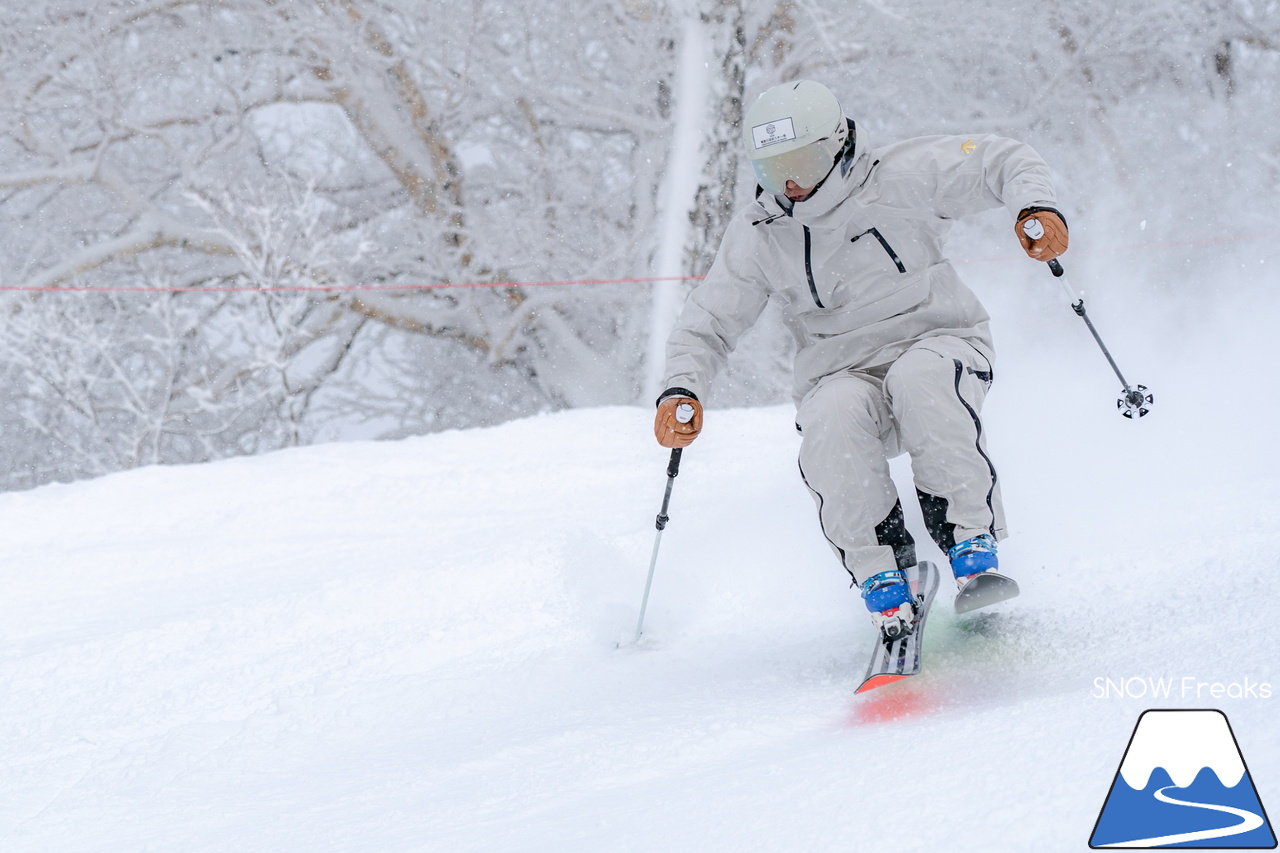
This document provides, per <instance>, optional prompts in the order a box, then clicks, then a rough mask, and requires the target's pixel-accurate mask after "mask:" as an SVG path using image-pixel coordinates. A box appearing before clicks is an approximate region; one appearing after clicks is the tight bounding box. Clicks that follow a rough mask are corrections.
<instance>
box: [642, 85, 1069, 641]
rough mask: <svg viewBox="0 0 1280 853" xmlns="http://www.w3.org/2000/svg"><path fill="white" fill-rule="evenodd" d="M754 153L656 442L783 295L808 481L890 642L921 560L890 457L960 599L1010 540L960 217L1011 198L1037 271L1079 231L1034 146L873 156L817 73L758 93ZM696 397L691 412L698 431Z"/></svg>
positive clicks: (927, 141)
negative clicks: (956, 229)
mask: <svg viewBox="0 0 1280 853" xmlns="http://www.w3.org/2000/svg"><path fill="white" fill-rule="evenodd" d="M743 141H744V143H745V145H746V150H747V156H748V158H749V159H750V161H751V165H752V166H753V167H754V170H755V176H756V179H757V182H758V186H757V188H756V197H755V201H754V202H752V203H751V204H750V205H748V206H747V208H746V209H744V210H742V211H740V212H739V213H738V214H737V215H736V216H735V217H734V219H733V220H732V221H731V222H730V224H729V227H728V229H727V230H726V232H725V235H724V239H723V241H722V243H721V245H720V250H719V252H718V254H717V257H716V260H715V263H714V264H713V265H712V267H711V269H710V271H709V272H708V273H707V275H706V277H705V279H704V280H703V281H702V282H701V283H700V284H699V285H698V286H697V287H696V288H694V290H693V291H692V292H691V293H690V294H689V297H688V300H687V301H686V303H685V305H684V309H683V311H682V313H681V315H680V318H679V320H678V321H677V323H676V327H675V329H674V330H673V331H672V333H671V336H670V338H669V339H668V341H667V365H666V377H667V379H666V383H665V385H666V390H665V391H663V392H662V394H661V395H660V396H659V398H658V412H657V417H656V420H655V422H654V432H655V434H656V436H657V439H658V442H659V443H660V444H661V445H662V446H663V447H668V448H674V447H685V446H687V445H688V444H689V443H690V442H692V441H693V440H694V439H695V438H696V437H697V436H698V433H699V432H700V431H701V429H702V423H703V401H704V400H705V399H706V397H707V393H708V389H709V388H710V385H711V381H712V379H713V377H714V376H715V374H716V373H717V371H718V370H719V369H720V368H721V367H722V366H723V365H724V363H725V361H726V359H727V357H728V354H729V352H730V351H732V350H733V348H734V345H735V344H736V343H737V341H738V338H739V336H740V335H742V333H743V332H745V331H746V330H747V329H748V328H749V327H750V326H751V325H752V324H753V323H754V322H755V321H756V319H757V318H758V317H759V315H760V312H761V311H762V310H763V309H764V307H765V305H766V303H767V302H768V301H769V300H770V299H772V300H774V301H775V302H776V303H777V304H778V305H779V306H780V308H781V310H782V314H783V317H784V321H785V323H786V325H787V327H788V328H789V329H790V331H791V333H792V334H793V335H794V337H795V340H796V344H797V352H796V356H795V363H794V388H793V394H794V398H795V401H796V429H797V430H798V431H799V432H800V434H801V436H802V442H801V447H800V473H801V476H802V477H803V478H804V482H805V484H806V485H807V486H808V488H809V490H810V492H811V493H812V495H813V499H814V501H815V503H816V505H817V509H818V519H819V522H820V524H821V527H822V530H823V533H824V534H825V535H826V538H827V540H828V541H829V542H830V544H831V547H832V549H833V550H834V552H835V554H836V556H837V557H838V558H839V559H840V561H841V563H842V564H843V566H844V568H845V570H846V571H848V572H849V574H850V575H851V577H852V578H853V583H854V584H855V585H857V586H859V587H860V588H861V592H862V597H863V600H864V602H865V604H866V607H867V610H868V611H869V613H870V615H871V619H872V622H873V623H874V624H875V626H876V628H877V629H878V630H879V631H880V633H881V636H882V637H883V638H884V639H885V640H886V641H888V640H892V639H894V638H896V637H900V636H903V635H904V634H906V633H909V632H910V631H911V626H912V620H913V618H914V615H915V612H914V606H915V602H914V599H913V597H912V594H911V591H910V588H909V586H908V584H907V582H906V577H905V574H904V572H905V570H906V569H909V568H910V567H912V566H914V565H915V564H916V555H915V543H914V541H913V539H912V537H911V535H910V533H909V532H908V531H907V529H906V526H905V524H904V519H903V512H902V503H901V500H900V499H899V497H898V495H897V491H896V489H895V487H894V484H893V481H892V480H891V479H890V476H889V459H891V458H892V457H894V456H897V455H899V454H901V453H903V452H906V453H909V454H911V465H912V474H913V479H914V482H915V486H916V492H917V497H918V499H919V501H920V506H921V509H922V511H923V515H924V520H925V523H926V526H927V527H928V530H929V533H930V535H931V537H932V538H933V539H934V540H935V541H936V542H937V544H938V546H939V548H941V549H942V551H943V552H945V553H946V554H947V556H948V558H949V560H950V563H951V569H952V572H953V574H954V576H955V579H956V583H957V585H958V587H959V588H960V589H961V590H963V588H964V586H965V584H966V583H969V582H970V581H971V580H972V579H973V578H975V577H976V576H978V575H980V574H982V573H992V572H995V571H996V570H997V568H998V561H997V559H996V543H997V541H999V540H1001V539H1003V538H1004V536H1005V521H1004V512H1003V508H1002V506H1001V500H1000V484H999V481H998V479H997V476H996V469H995V466H994V465H993V464H992V462H991V459H990V457H989V456H988V454H987V447H986V434H985V432H984V430H983V427H982V421H981V418H980V416H979V412H980V411H981V409H982V402H983V398H984V397H985V395H986V393H987V390H988V389H989V388H990V385H991V381H992V378H993V369H992V365H993V361H994V352H993V348H992V341H991V333H990V329H989V319H990V318H989V316H988V314H987V312H986V310H985V309H984V308H983V307H982V305H981V304H980V303H979V302H978V299H977V297H975V296H974V294H973V293H972V292H971V291H970V290H969V289H968V288H967V287H966V286H965V285H964V284H963V283H962V282H961V281H960V277H959V276H958V275H957V274H956V271H955V269H954V268H953V267H952V266H951V264H950V262H948V260H947V258H946V255H945V253H944V242H945V238H946V236H947V232H948V230H949V228H950V225H951V221H952V220H954V219H958V218H959V217H962V216H967V215H969V214H973V213H978V212H980V211H984V210H988V209H991V208H995V207H998V206H1000V205H1003V206H1004V207H1005V209H1007V210H1008V211H1009V212H1010V214H1011V215H1012V216H1013V218H1014V220H1015V228H1014V230H1015V233H1016V234H1017V237H1018V239H1019V240H1020V241H1021V243H1022V247H1023V248H1024V249H1025V251H1026V252H1027V254H1028V255H1029V256H1030V257H1031V258H1032V259H1034V260H1037V261H1049V260H1051V259H1053V258H1056V257H1058V256H1059V255H1061V254H1062V253H1063V252H1064V251H1065V250H1066V248H1067V225H1066V222H1065V221H1064V219H1063V216H1062V215H1061V214H1060V213H1059V212H1058V210H1057V201H1056V197H1055V194H1054V190H1053V183H1052V180H1051V178H1050V175H1049V169H1048V166H1046V164H1045V162H1044V160H1042V159H1041V158H1040V156H1039V155H1038V154H1037V153H1036V152H1035V151H1034V150H1033V149H1032V148H1031V147H1029V146H1027V145H1025V144H1023V143H1020V142H1016V141H1014V140H1011V139H1005V138H1001V137H997V136H989V135H987V136H974V137H965V136H931V137H922V138H918V139H910V140H907V141H904V142H899V143H897V144H894V145H889V146H887V147H883V148H876V149H873V148H871V147H870V145H869V144H868V142H867V139H866V137H865V135H864V134H863V133H862V131H861V128H860V127H859V126H858V125H856V124H855V123H854V122H853V121H852V120H850V119H848V118H847V117H846V116H845V114H844V111H843V110H842V108H841V106H840V103H839V101H838V100H837V99H836V97H835V95H834V94H832V92H831V91H830V90H829V89H828V88H827V87H825V86H823V85H822V84H820V83H816V82H813V81H807V80H802V81H800V82H793V83H786V84H783V85H781V86H775V87H774V88H771V89H769V90H768V91H766V92H764V93H763V94H762V95H761V96H760V97H759V99H758V100H757V101H756V102H755V103H754V105H753V106H752V107H751V109H750V110H748V112H747V115H746V118H745V122H744V126H743ZM1033 219H1034V220H1037V221H1038V225H1039V228H1041V229H1043V234H1042V235H1040V236H1038V238H1037V239H1034V240H1032V239H1031V238H1030V237H1028V236H1027V233H1026V231H1024V226H1025V225H1027V223H1028V221H1029V220H1033ZM1029 230H1030V231H1031V232H1032V233H1033V234H1037V233H1038V231H1037V226H1036V225H1034V224H1033V225H1031V226H1030V229H1029ZM682 404H688V405H690V406H692V408H693V416H692V419H687V423H686V422H682V420H686V418H680V417H677V409H678V408H679V407H680V406H681V405H682ZM682 411H683V413H684V414H686V415H687V413H688V409H684V410H682ZM1010 586H1012V587H1013V588H1014V589H1016V585H1012V584H1011V585H1010Z"/></svg>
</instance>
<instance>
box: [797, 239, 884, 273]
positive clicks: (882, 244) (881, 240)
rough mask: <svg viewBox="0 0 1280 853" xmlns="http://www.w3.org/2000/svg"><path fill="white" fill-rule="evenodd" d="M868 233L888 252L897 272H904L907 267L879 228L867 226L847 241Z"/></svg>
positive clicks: (856, 240)
mask: <svg viewBox="0 0 1280 853" xmlns="http://www.w3.org/2000/svg"><path fill="white" fill-rule="evenodd" d="M868 234H870V235H871V236H872V237H875V238H876V239H877V240H879V241H880V245H881V246H882V247H884V250H885V251H886V252H888V254H889V257H890V258H892V259H893V265H894V266H895V267H897V268H898V272H901V273H904V272H906V271H907V268H906V267H905V266H903V265H902V259H901V258H899V257H898V253H897V252H895V251H894V250H893V247H892V246H890V245H889V241H888V240H886V239H885V238H884V235H883V234H881V233H880V229H879V228H868V229H867V230H866V231H863V232H862V233H861V234H858V235H857V236H855V237H851V238H850V239H849V242H850V243H856V242H858V239H859V238H860V237H865V236H867V235H868ZM805 246H806V248H807V247H808V243H806V244H805Z"/></svg>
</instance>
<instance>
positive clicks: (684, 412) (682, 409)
mask: <svg viewBox="0 0 1280 853" xmlns="http://www.w3.org/2000/svg"><path fill="white" fill-rule="evenodd" d="M691 420H693V406H692V405H690V404H689V403H681V404H680V405H678V406H676V421H677V422H679V423H682V424H687V423H688V422H689V421H691Z"/></svg>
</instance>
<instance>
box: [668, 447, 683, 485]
mask: <svg viewBox="0 0 1280 853" xmlns="http://www.w3.org/2000/svg"><path fill="white" fill-rule="evenodd" d="M682 450H684V448H683V447H676V448H672V450H671V459H670V461H668V462H667V478H668V479H671V480H674V479H675V477H676V475H677V474H679V473H680V452H681V451H682Z"/></svg>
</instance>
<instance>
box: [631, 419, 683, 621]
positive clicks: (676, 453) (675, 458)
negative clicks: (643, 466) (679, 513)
mask: <svg viewBox="0 0 1280 853" xmlns="http://www.w3.org/2000/svg"><path fill="white" fill-rule="evenodd" d="M676 420H677V421H679V422H680V423H682V424H687V423H688V422H689V421H691V420H693V406H690V405H689V404H688V403H682V404H681V405H679V406H677V407H676ZM683 449H684V448H682V447H675V448H672V450H671V459H670V460H669V461H668V462H667V491H666V493H665V494H664V495H663V496H662V509H661V510H659V511H658V518H657V521H656V522H655V524H656V526H657V528H658V534H657V536H655V537H654V539H653V556H652V557H650V558H649V577H648V578H646V579H645V582H644V598H642V599H640V619H639V620H638V621H637V622H636V639H635V641H636V642H637V643H638V642H640V634H641V633H643V632H644V611H645V608H647V607H648V606H649V589H650V588H651V587H652V586H653V569H654V567H655V566H657V565H658V546H659V545H660V544H662V531H663V530H664V529H666V526H667V522H668V521H670V520H671V519H670V518H669V517H668V516H667V508H668V507H669V506H670V504H671V487H672V486H673V485H675V482H676V475H677V474H679V473H680V451H681V450H683Z"/></svg>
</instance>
